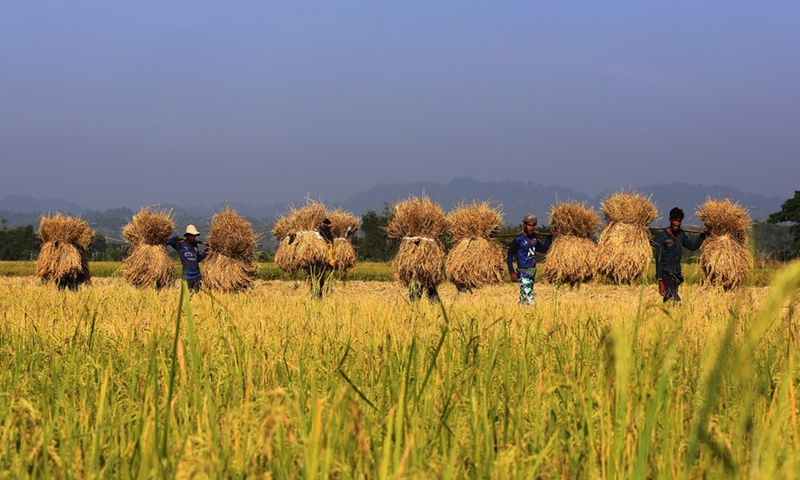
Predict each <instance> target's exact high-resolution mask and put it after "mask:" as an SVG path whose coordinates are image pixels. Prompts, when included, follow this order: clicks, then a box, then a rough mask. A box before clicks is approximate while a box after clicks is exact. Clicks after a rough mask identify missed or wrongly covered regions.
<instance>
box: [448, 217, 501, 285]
mask: <svg viewBox="0 0 800 480" xmlns="http://www.w3.org/2000/svg"><path fill="white" fill-rule="evenodd" d="M447 222H448V224H449V226H450V233H451V235H452V236H453V240H455V241H456V243H455V245H454V246H453V248H452V249H451V250H450V252H449V253H448V254H447V259H446V261H445V271H446V272H447V276H448V277H449V278H450V281H451V282H453V285H455V286H456V289H458V291H460V292H468V291H472V290H475V289H478V288H481V287H484V286H486V285H494V284H498V283H501V282H502V281H503V272H504V270H503V268H504V267H503V249H502V247H501V246H500V245H498V244H497V243H496V242H495V241H493V240H491V239H490V238H489V235H491V233H492V232H493V231H495V230H496V229H497V228H498V227H499V226H500V225H502V224H503V214H502V212H501V211H500V208H499V207H497V208H492V206H491V205H489V203H488V202H472V203H470V204H467V205H459V206H458V207H457V208H456V209H455V210H453V211H452V212H450V213H449V214H448V215H447Z"/></svg>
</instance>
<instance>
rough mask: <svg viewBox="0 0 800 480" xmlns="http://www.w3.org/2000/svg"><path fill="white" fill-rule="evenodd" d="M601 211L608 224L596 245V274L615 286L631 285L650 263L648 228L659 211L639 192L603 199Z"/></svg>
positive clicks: (622, 193)
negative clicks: (616, 284) (620, 284)
mask: <svg viewBox="0 0 800 480" xmlns="http://www.w3.org/2000/svg"><path fill="white" fill-rule="evenodd" d="M600 210H601V211H602V212H603V215H604V216H605V217H606V220H607V221H608V225H607V226H606V228H605V229H604V230H603V232H602V233H601V234H600V240H599V242H598V245H597V260H596V263H595V265H596V266H597V272H598V273H599V274H601V275H604V276H605V277H607V278H608V279H610V280H611V281H613V282H614V283H625V284H630V283H632V282H634V281H636V280H638V279H640V278H641V277H642V276H643V275H644V272H645V270H646V269H647V267H648V265H649V264H650V260H651V257H652V249H651V247H650V231H649V227H650V223H651V222H652V221H653V220H655V219H656V217H657V216H658V209H657V208H656V206H655V205H654V204H653V202H652V201H651V200H650V198H649V197H646V196H644V195H643V194H641V193H637V192H619V193H615V194H613V195H611V196H609V197H608V198H606V199H605V200H604V201H603V203H602V205H601V206H600Z"/></svg>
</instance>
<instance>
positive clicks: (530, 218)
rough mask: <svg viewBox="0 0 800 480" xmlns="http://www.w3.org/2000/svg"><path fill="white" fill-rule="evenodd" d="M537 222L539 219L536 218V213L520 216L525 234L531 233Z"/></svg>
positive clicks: (534, 229)
mask: <svg viewBox="0 0 800 480" xmlns="http://www.w3.org/2000/svg"><path fill="white" fill-rule="evenodd" d="M537 223H539V219H537V218H536V215H534V214H532V213H529V214H527V215H525V216H524V217H522V231H523V232H525V235H528V236H530V235H533V232H535V231H536V224H537Z"/></svg>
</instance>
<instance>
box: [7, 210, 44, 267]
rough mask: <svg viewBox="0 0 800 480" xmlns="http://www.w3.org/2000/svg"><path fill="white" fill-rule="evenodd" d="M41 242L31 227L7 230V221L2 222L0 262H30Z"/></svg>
mask: <svg viewBox="0 0 800 480" xmlns="http://www.w3.org/2000/svg"><path fill="white" fill-rule="evenodd" d="M41 245H42V242H41V241H40V240H39V237H38V236H37V235H36V231H35V230H34V229H33V226H32V225H26V226H24V227H16V228H8V221H7V220H6V219H5V218H4V219H3V220H2V228H0V260H32V259H35V258H36V255H38V253H39V249H40V248H41Z"/></svg>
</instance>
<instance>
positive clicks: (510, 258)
mask: <svg viewBox="0 0 800 480" xmlns="http://www.w3.org/2000/svg"><path fill="white" fill-rule="evenodd" d="M552 240H553V237H547V240H545V241H544V242H540V241H539V239H538V238H536V237H533V238H528V237H527V236H526V235H525V234H524V233H520V234H519V235H517V236H516V237H514V240H512V241H511V245H510V246H509V247H508V255H507V256H506V263H508V273H514V260H516V262H517V268H518V269H523V268H535V267H536V252H541V253H545V252H546V251H547V250H549V249H550V242H552ZM519 275H520V276H522V277H526V278H527V277H530V275H528V274H527V273H526V272H525V271H522V270H521V271H520V272H519Z"/></svg>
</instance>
